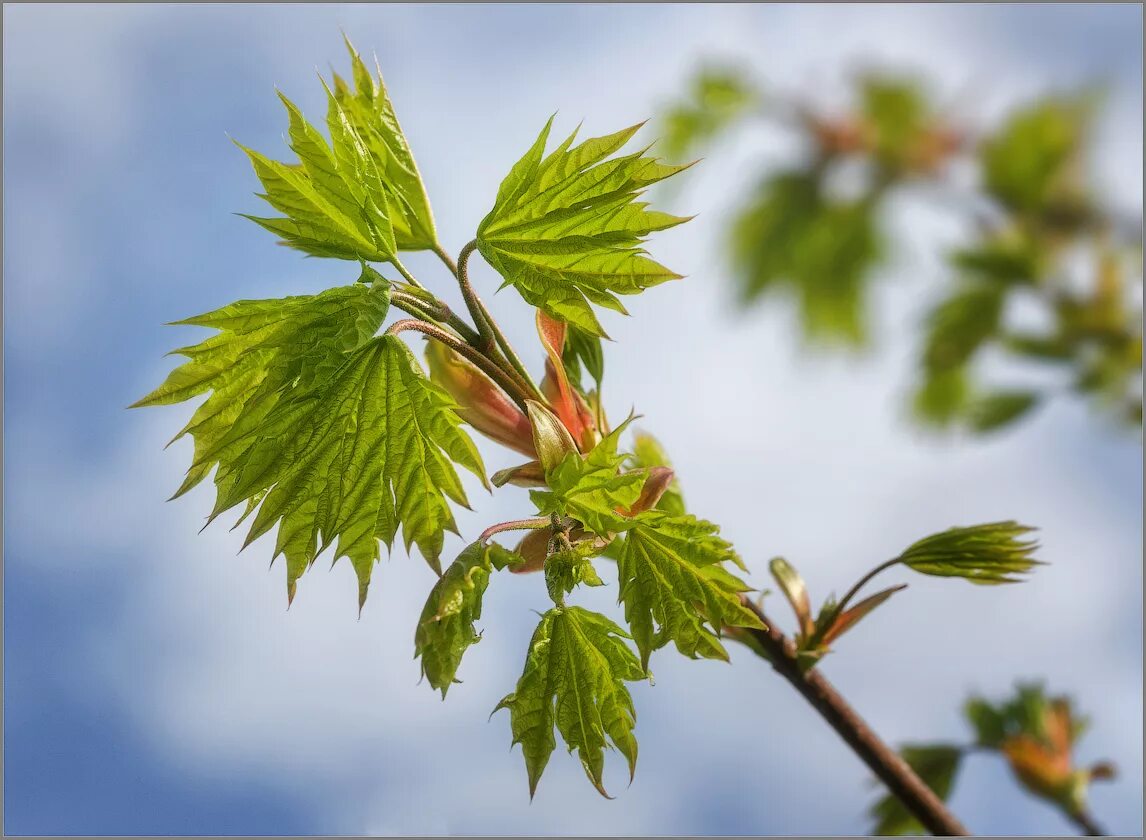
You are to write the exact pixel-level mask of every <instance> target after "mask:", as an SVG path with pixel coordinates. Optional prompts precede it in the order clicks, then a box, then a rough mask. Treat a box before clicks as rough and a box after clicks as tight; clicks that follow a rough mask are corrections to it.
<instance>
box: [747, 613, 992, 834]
mask: <svg viewBox="0 0 1146 840" xmlns="http://www.w3.org/2000/svg"><path fill="white" fill-rule="evenodd" d="M741 603H743V604H744V606H745V607H746V608H747V609H749V610H751V611H752V612H753V613H755V614H756V616H757V617H758V618H759V619H760V621H761V622H763V624H764V626H765V627H766V628H768V629H766V630H757V629H755V628H735V630H734V633H733V634H732V635H733V637H734V638H735V637H740V636H747V639H745V641H746V643H747V646H748V648H749V649H750V650H753V651H755V652H756V653H757V654H759V655H761V656H762V657H763V658H765V659H767V660H768V661H769V662H770V663H771V665H772V667H773V669H775V671H776V672H777V673H778V674H780V676H782V677H783V678H784V679H786V680H787V681H788V682H789V683H791V684H792V686H793V687H794V688H795V689H796V690H797V691H799V692H800V694H802V695H803V696H804V699H805V700H807V701H808V702H809V703H810V704H811V705H812V707H813V708H814V709H815V710H816V711H817V712H819V713H820V715H821V716H822V717H823V718H824V720H826V721H827V722H828V724H829V725H830V726H831V727H832V728H833V729H835V730H836V732H837V733H839V735H840V737H841V738H843V739H844V741H845V742H846V743H847V745H848V746H849V747H851V748H852V750H853V751H854V752H855V753H856V755H858V756H859V757H860V758H861V759H862V760H863V761H864V763H866V764H867V766H868V767H870V768H871V770H872V772H874V773H875V774H876V776H878V777H879V778H880V780H881V781H882V782H883V783H884V784H885V785H887V788H888V790H890V791H891V793H892V794H893V795H894V796H895V797H896V798H897V799H898V800H899V801H900V802H902V803H903V805H904V807H906V808H907V810H908V811H909V812H910V813H911V814H912V816H914V817H915V818H916V819H917V820H919V822H920V823H921V824H922V825H923V826H924V828H926V829H927V830H928V831H930V832H931V833H932V834H935V835H943V836H951V837H954V836H963V835H968V834H970V832H969V831H968V830H967V828H966V827H965V826H964V825H963V824H962V823H961V822H959V820H958V819H957V818H956V817H955V815H954V814H952V813H951V811H949V810H948V809H947V806H946V805H945V804H944V802H943V800H942V799H940V798H939V797H938V796H936V795H935V792H934V791H933V790H931V788H929V787H928V786H927V784H926V783H925V782H924V781H923V780H922V779H920V778H919V776H918V774H917V773H916V772H915V771H914V770H912V769H911V767H910V766H909V765H908V764H907V762H906V761H904V760H903V758H902V757H900V755H899V753H897V752H896V751H895V750H893V749H892V748H891V747H889V746H888V745H887V744H886V743H884V742H883V740H881V739H880V737H879V736H878V735H876V734H875V732H874V731H873V730H872V729H871V727H869V726H868V725H867V723H865V722H864V720H863V718H861V717H860V716H859V714H857V713H856V711H855V709H853V708H852V707H851V706H850V705H849V704H848V702H847V701H846V700H844V698H843V697H842V696H841V695H840V694H839V692H837V691H836V689H835V688H834V687H833V686H832V684H831V683H829V682H828V681H827V679H825V678H824V676H823V674H821V673H820V671H819V670H818V669H812V670H810V671H808V672H806V673H805V672H803V671H802V670H801V669H800V666H799V664H798V662H797V659H796V646H795V645H794V644H793V643H792V640H791V639H789V638H788V637H786V636H785V635H784V634H783V633H781V632H780V631H779V630H778V629H777V628H776V624H775V622H773V621H772V620H771V619H769V618H768V616H766V615H765V614H764V611H763V610H762V609H760V607H759V606H758V605H757V604H755V603H753V601H752V600H751V599H750V598H748V597H747V596H741Z"/></svg>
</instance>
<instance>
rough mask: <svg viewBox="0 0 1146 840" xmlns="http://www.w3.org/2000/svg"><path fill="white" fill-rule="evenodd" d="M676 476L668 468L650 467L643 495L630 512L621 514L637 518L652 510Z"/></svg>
mask: <svg viewBox="0 0 1146 840" xmlns="http://www.w3.org/2000/svg"><path fill="white" fill-rule="evenodd" d="M674 475H675V473H674V472H673V471H672V470H670V469H669V468H668V467H650V468H649V474H648V477H647V478H645V483H644V486H642V487H641V495H639V496H637V500H636V501H635V502H633V504H632V505H631V506H630V507H629V509H628V510H623V511H621V513H623V514H624V515H625V516H636V515H637V514H638V513H644V512H645V511H646V510H652V509H653V508H654V507H656V504H657V502H659V501H660V500H661V496H663V495H664V494H665V491H666V490H668V488H669V485H670V484H672V480H673V476H674Z"/></svg>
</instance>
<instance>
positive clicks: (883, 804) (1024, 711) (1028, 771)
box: [870, 683, 1115, 835]
mask: <svg viewBox="0 0 1146 840" xmlns="http://www.w3.org/2000/svg"><path fill="white" fill-rule="evenodd" d="M963 713H964V718H965V719H966V721H967V723H968V724H969V725H970V727H971V729H972V732H973V734H974V740H972V741H970V742H969V743H966V744H908V745H905V746H903V747H902V748H901V749H900V755H901V756H902V757H903V759H904V760H905V761H906V762H907V763H908V764H910V765H911V766H912V768H914V769H915V771H916V772H917V773H918V774H919V776H920V778H922V779H923V780H924V781H925V782H926V783H927V784H928V785H929V786H930V787H931V789H932V790H934V791H935V793H936V794H938V795H939V797H940V798H942V799H944V800H946V799H947V798H948V797H950V795H951V792H952V789H953V788H954V785H955V781H956V776H957V774H958V771H959V766H960V763H961V762H962V760H963V759H964V758H965V757H966V756H968V755H971V754H993V755H996V756H999V757H1001V758H1002V759H1003V760H1004V761H1006V762H1007V765H1008V766H1009V767H1010V769H1011V772H1012V773H1013V774H1014V776H1015V779H1016V780H1017V781H1018V783H1019V784H1020V785H1021V786H1022V788H1023V789H1024V790H1026V791H1027V792H1028V793H1030V794H1031V795H1032V796H1035V797H1037V798H1039V799H1042V800H1043V801H1045V802H1048V803H1050V804H1051V805H1053V806H1054V807H1056V808H1058V809H1060V810H1061V811H1062V812H1063V814H1064V815H1065V816H1066V817H1067V818H1068V819H1070V820H1072V821H1073V822H1074V823H1075V824H1077V825H1078V827H1079V828H1080V829H1082V830H1083V831H1084V832H1086V833H1087V834H1099V833H1102V829H1101V827H1100V826H1099V825H1098V824H1097V823H1096V822H1095V820H1094V818H1093V817H1091V816H1090V814H1089V812H1088V811H1087V805H1086V798H1087V792H1088V789H1089V787H1090V783H1091V782H1092V781H1105V780H1110V779H1113V778H1114V775H1115V768H1114V766H1113V765H1112V764H1110V762H1107V761H1099V762H1097V763H1095V764H1092V765H1090V766H1088V767H1081V768H1080V767H1078V766H1076V764H1075V761H1074V756H1073V750H1074V746H1075V745H1076V743H1077V742H1078V740H1079V738H1080V737H1081V736H1082V734H1083V733H1084V732H1085V731H1086V728H1087V723H1088V721H1087V719H1086V718H1085V717H1082V716H1080V715H1078V714H1077V713H1076V712H1075V711H1074V709H1073V707H1072V704H1071V700H1070V698H1069V697H1065V696H1054V697H1052V696H1048V695H1047V693H1046V690H1045V688H1044V687H1043V686H1042V685H1041V684H1038V683H1020V684H1018V685H1017V686H1016V687H1015V693H1014V694H1013V695H1012V696H1011V697H1009V698H1007V699H1006V700H1004V701H1003V702H1001V703H992V702H991V701H989V700H986V699H984V698H982V697H976V696H972V697H971V698H969V699H968V700H967V702H966V704H965V705H964V707H963ZM870 815H871V818H872V820H873V821H874V823H873V825H872V829H871V832H872V833H873V834H890V835H901V834H922V833H924V831H923V826H921V825H920V824H919V823H918V822H917V821H916V820H915V818H914V817H912V816H911V814H909V813H908V811H907V809H906V808H904V807H903V804H902V803H901V802H900V801H899V800H898V799H896V798H894V797H893V796H885V797H883V798H882V799H880V800H878V801H877V802H876V803H875V804H874V805H873V806H872V808H871V812H870Z"/></svg>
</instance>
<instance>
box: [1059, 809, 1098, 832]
mask: <svg viewBox="0 0 1146 840" xmlns="http://www.w3.org/2000/svg"><path fill="white" fill-rule="evenodd" d="M1067 816H1068V817H1069V818H1070V821H1071V822H1073V823H1074V824H1075V825H1077V826H1078V827H1079V829H1080V830H1081V831H1082V833H1083V834H1085V835H1086V836H1087V837H1104V836H1106V832H1105V831H1104V830H1103V828H1102V826H1100V825H1099V824H1098V823H1097V822H1095V821H1094V817H1092V816H1091V815H1090V812H1089V811H1074V812H1072V813H1068V814H1067Z"/></svg>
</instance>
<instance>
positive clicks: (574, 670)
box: [495, 607, 645, 797]
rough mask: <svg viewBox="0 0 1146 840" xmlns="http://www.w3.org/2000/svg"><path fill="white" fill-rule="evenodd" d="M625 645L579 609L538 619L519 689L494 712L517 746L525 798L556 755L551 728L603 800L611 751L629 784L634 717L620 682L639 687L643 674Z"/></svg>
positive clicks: (617, 632)
mask: <svg viewBox="0 0 1146 840" xmlns="http://www.w3.org/2000/svg"><path fill="white" fill-rule="evenodd" d="M626 638H628V634H626V633H625V632H624V631H623V630H622V629H621V628H620V627H618V626H617V625H616V624H614V623H613V622H612V621H610V620H609V619H607V618H606V617H605V616H603V615H600V614H599V613H594V612H590V611H588V610H584V609H581V608H580V607H554V608H553V609H551V610H549V612H547V613H545V615H543V616H542V617H541V622H540V623H539V624H538V625H537V630H536V631H534V633H533V638H532V639H531V640H530V642H529V654H528V656H527V658H526V660H525V671H524V672H523V673H522V675H521V679H520V680H518V682H517V688H516V689H515V691H514V692H513V693H512V694H510V695H508V696H507V697H505V698H504V699H503V700H502V701H501V702H500V703H498V705H497V709H509V717H510V728H511V729H512V730H513V743H515V744H521V751H522V754H523V755H524V756H525V767H526V771H527V773H528V775H529V795H530V797H532V796H533V794H534V792H535V791H536V790H537V782H538V780H539V779H540V778H541V774H542V772H543V771H544V770H545V765H546V764H547V763H548V762H549V756H550V755H551V754H552V752H553V750H554V749H555V748H556V740H555V738H554V735H553V729H554V727H556V728H557V730H558V731H559V732H560V733H561V737H562V738H563V739H564V740H565V743H566V745H567V746H568V747H569V751H570V752H572V751H573V750H576V751H577V757H578V758H580V759H581V765H582V766H583V767H584V768H585V773H586V775H588V777H589V779H590V781H592V783H593V785H594V787H596V788H597V790H598V791H600V792H601V794H602V795H604V796H607V795H608V794H607V793H606V791H605V787H604V784H603V782H602V775H603V772H604V766H605V748H606V747H607V746H609V745H610V744H612V746H613V747H614V748H616V749H617V750H618V751H619V752H620V753H621V755H623V756H624V757H625V759H626V761H627V762H628V764H629V776H630V778H631V777H632V774H633V772H634V770H635V768H636V762H637V741H636V738H634V737H633V726H634V725H635V722H636V712H635V711H634V709H633V700H632V697H631V696H630V695H629V690H628V689H627V688H626V687H625V682H632V681H635V680H640V679H643V678H644V677H645V671H644V669H643V668H642V667H641V664H640V662H638V661H637V657H636V656H634V655H633V652H632V650H631V649H630V648H629V646H628V645H627V644H625V641H624V640H625V639H626ZM497 709H495V711H497Z"/></svg>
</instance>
